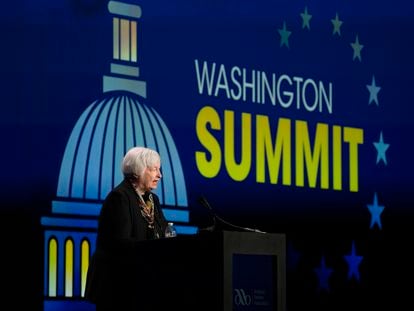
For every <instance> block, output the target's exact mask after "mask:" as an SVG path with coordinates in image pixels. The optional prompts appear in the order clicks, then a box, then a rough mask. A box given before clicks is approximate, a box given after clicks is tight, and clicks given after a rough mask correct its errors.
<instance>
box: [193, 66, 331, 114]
mask: <svg viewBox="0 0 414 311" xmlns="http://www.w3.org/2000/svg"><path fill="white" fill-rule="evenodd" d="M194 65H195V71H196V76H197V86H198V93H199V94H207V95H208V96H213V97H220V96H224V97H225V98H226V99H231V100H234V101H245V102H247V101H250V102H252V103H258V104H266V103H268V102H270V103H271V104H272V105H273V106H275V105H276V104H279V106H280V107H282V108H285V109H286V108H290V107H296V109H301V108H302V107H303V108H304V109H306V110H307V111H309V112H313V111H319V112H323V111H324V109H326V111H327V112H328V113H329V114H332V97H333V95H332V92H333V90H332V83H331V82H329V83H327V84H326V85H325V83H323V82H322V81H314V80H313V79H310V78H307V79H305V78H302V77H296V76H294V77H290V76H288V75H286V74H282V75H280V76H278V77H277V76H276V74H274V73H272V74H268V73H266V72H264V71H258V70H250V71H248V70H247V69H246V68H240V67H238V66H233V67H231V68H226V66H225V65H223V64H221V65H217V64H216V63H212V64H209V63H208V62H206V61H204V62H203V63H202V65H201V64H200V63H199V61H198V60H197V59H195V60H194Z"/></svg>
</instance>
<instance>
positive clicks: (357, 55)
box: [351, 35, 364, 61]
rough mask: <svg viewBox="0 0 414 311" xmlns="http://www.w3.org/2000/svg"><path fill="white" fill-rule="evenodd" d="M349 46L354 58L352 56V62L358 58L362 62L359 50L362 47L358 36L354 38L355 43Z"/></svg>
mask: <svg viewBox="0 0 414 311" xmlns="http://www.w3.org/2000/svg"><path fill="white" fill-rule="evenodd" d="M351 46H352V48H353V49H354V56H353V58H352V60H355V58H358V59H359V61H362V59H361V50H362V48H363V47H364V46H363V45H362V44H360V43H359V39H358V35H357V36H356V38H355V42H354V43H351Z"/></svg>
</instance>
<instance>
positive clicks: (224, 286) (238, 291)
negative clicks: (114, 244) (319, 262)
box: [134, 231, 286, 311]
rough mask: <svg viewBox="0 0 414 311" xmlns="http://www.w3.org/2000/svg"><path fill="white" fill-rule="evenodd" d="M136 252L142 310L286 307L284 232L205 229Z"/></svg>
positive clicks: (148, 243) (278, 310)
mask: <svg viewBox="0 0 414 311" xmlns="http://www.w3.org/2000/svg"><path fill="white" fill-rule="evenodd" d="M136 250H137V257H138V258H139V260H138V261H139V262H141V263H140V269H138V270H137V271H136V272H134V273H137V275H136V276H135V278H136V279H137V283H139V284H140V287H139V288H137V291H136V293H137V295H136V299H137V305H138V306H139V305H142V306H145V309H144V308H143V310H147V309H151V310H165V308H166V307H167V306H169V309H170V310H197V311H198V310H212V311H230V310H246V311H253V310H261V311H267V310H272V311H285V310H286V274H285V266H286V255H285V250H286V239H285V235H284V234H276V233H256V232H235V231H219V232H205V233H200V234H197V235H193V236H178V237H176V238H170V239H160V240H155V241H144V242H140V243H138V244H137V248H136ZM143 280H145V284H146V286H144V287H143V285H142V284H143ZM138 309H139V308H138Z"/></svg>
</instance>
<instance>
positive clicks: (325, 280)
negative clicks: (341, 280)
mask: <svg viewBox="0 0 414 311" xmlns="http://www.w3.org/2000/svg"><path fill="white" fill-rule="evenodd" d="M332 271H333V269H331V268H328V267H327V266H326V265H325V257H323V256H322V260H321V265H320V267H319V268H315V272H316V274H317V275H318V278H319V289H321V290H322V289H323V290H326V291H329V277H330V276H331V273H332Z"/></svg>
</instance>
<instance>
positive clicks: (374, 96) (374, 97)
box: [367, 76, 381, 106]
mask: <svg viewBox="0 0 414 311" xmlns="http://www.w3.org/2000/svg"><path fill="white" fill-rule="evenodd" d="M367 89H368V91H369V102H368V105H369V104H371V103H372V102H375V103H376V104H377V106H378V92H379V91H380V90H381V87H379V86H376V84H375V77H374V76H372V82H371V85H367Z"/></svg>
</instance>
